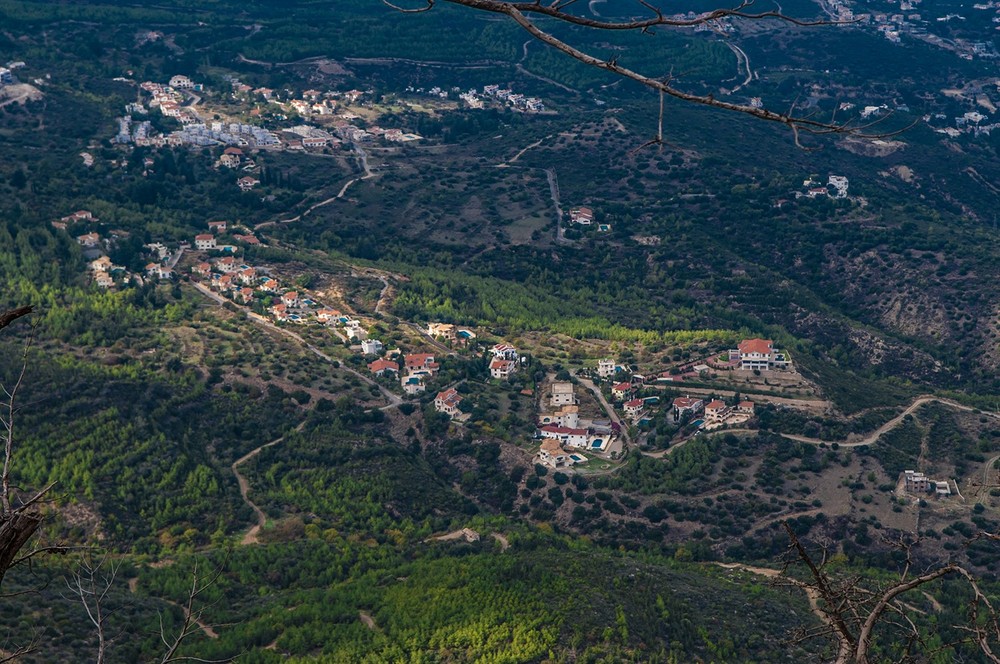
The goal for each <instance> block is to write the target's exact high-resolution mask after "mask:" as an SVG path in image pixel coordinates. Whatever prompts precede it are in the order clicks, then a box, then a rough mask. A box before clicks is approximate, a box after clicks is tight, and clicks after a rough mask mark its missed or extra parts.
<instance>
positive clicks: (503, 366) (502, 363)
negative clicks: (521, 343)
mask: <svg viewBox="0 0 1000 664" xmlns="http://www.w3.org/2000/svg"><path fill="white" fill-rule="evenodd" d="M490 354H491V355H492V356H493V359H491V360H490V377H491V378H496V379H497V380H509V379H510V377H511V376H513V375H514V374H516V373H517V372H518V371H519V370H520V368H521V361H522V359H523V358H521V357H520V356H519V355H518V353H517V349H516V348H514V347H513V346H511V345H510V344H505V343H499V344H496V345H495V346H493V348H491V349H490Z"/></svg>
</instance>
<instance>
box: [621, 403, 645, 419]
mask: <svg viewBox="0 0 1000 664" xmlns="http://www.w3.org/2000/svg"><path fill="white" fill-rule="evenodd" d="M645 406H646V402H645V401H643V400H642V399H632V400H631V401H626V402H625V405H624V408H625V414H626V415H627V416H628V417H630V418H632V419H636V418H638V417H639V415H641V414H642V411H643V409H644V408H645Z"/></svg>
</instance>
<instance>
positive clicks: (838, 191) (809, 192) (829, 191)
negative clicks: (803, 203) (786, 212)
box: [795, 175, 850, 198]
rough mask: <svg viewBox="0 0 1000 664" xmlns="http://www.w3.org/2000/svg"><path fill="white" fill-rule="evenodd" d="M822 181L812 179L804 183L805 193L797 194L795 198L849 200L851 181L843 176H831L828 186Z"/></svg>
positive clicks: (798, 192) (828, 179)
mask: <svg viewBox="0 0 1000 664" xmlns="http://www.w3.org/2000/svg"><path fill="white" fill-rule="evenodd" d="M821 182H822V181H821V180H816V179H814V178H812V177H809V178H806V179H805V180H803V181H802V187H803V188H804V189H805V191H804V192H802V191H797V192H795V198H825V197H830V198H847V188H848V186H849V185H850V181H848V179H847V178H846V177H845V176H843V175H831V176H829V177H827V180H826V184H821Z"/></svg>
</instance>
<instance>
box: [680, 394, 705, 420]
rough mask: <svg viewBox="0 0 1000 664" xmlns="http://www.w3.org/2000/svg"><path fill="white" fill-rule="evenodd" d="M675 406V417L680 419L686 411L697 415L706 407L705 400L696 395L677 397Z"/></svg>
mask: <svg viewBox="0 0 1000 664" xmlns="http://www.w3.org/2000/svg"><path fill="white" fill-rule="evenodd" d="M673 406H674V419H675V420H679V419H680V418H681V417H683V416H684V414H685V413H691V414H692V415H697V414H698V413H699V412H700V411H701V410H702V409H703V408H704V407H705V402H704V401H702V400H701V399H696V398H695V397H677V398H676V399H674V403H673Z"/></svg>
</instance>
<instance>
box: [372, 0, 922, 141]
mask: <svg viewBox="0 0 1000 664" xmlns="http://www.w3.org/2000/svg"><path fill="white" fill-rule="evenodd" d="M381 1H382V3H383V4H385V5H386V6H388V7H390V8H392V9H393V10H395V11H398V12H401V13H407V14H411V13H422V12H427V11H430V10H432V9H434V8H435V6H436V3H437V1H438V0H411V2H413V6H403V4H399V3H398V2H392V1H390V0H381ZM440 1H441V2H447V3H449V4H453V5H460V6H462V7H468V8H470V9H476V10H479V11H485V12H490V13H494V14H502V15H504V16H507V17H509V18H510V19H512V20H513V21H514V22H515V23H517V24H518V25H519V26H521V28H523V29H524V30H525V31H526V32H527V33H528V34H530V35H531V36H532V37H534V38H535V39H537V40H538V41H540V42H542V43H543V44H546V45H547V46H549V47H551V48H553V49H555V50H557V51H559V52H561V53H564V54H565V55H568V56H569V57H571V58H573V59H575V60H577V61H579V62H582V63H583V64H585V65H588V66H590V67H594V68H596V69H601V70H604V71H607V72H610V73H612V74H615V75H617V76H620V77H622V78H625V79H629V80H632V81H635V82H636V83H639V84H640V85H643V86H646V87H648V88H651V89H653V90H656V91H658V92H659V93H660V94H663V95H667V96H670V97H674V98H675V99H680V100H681V101H685V102H689V103H693V104H699V105H702V106H708V107H712V108H718V109H722V110H726V111H732V112H735V113H742V114H744V115H749V116H751V117H755V118H758V119H760V120H765V121H768V122H776V123H778V124H782V125H784V126H786V127H788V129H790V130H791V132H792V135H793V137H794V140H795V143H796V145H798V146H799V147H802V148H806V146H804V145H803V144H802V142H801V138H802V135H803V134H810V135H816V136H819V135H832V134H841V135H851V136H856V137H860V138H867V139H875V138H887V137H890V136H894V135H896V134H898V133H900V132H902V131H905V130H906V129H908V128H909V127H905V128H903V129H899V130H894V131H888V132H879V131H875V128H876V127H877V126H878V125H879V124H881V123H883V122H884V121H885V117H883V118H880V119H878V120H876V121H874V122H871V123H868V124H853V123H851V122H844V123H838V122H835V121H834V120H833V119H832V118H831V120H829V121H825V120H821V119H818V118H817V117H816V116H815V115H814V114H813V115H797V114H795V113H794V108H793V109H791V110H790V111H788V112H785V113H779V112H775V111H771V110H768V109H766V108H758V107H757V106H749V105H746V104H736V103H732V102H727V101H723V100H721V99H716V98H715V96H713V95H712V94H695V93H692V92H688V91H685V90H683V89H681V88H680V87H677V86H676V85H675V84H674V83H673V82H672V81H671V80H670V79H669V78H668V79H663V78H662V77H656V76H651V75H647V74H643V73H640V72H639V71H636V70H635V69H632V68H629V67H625V66H623V65H621V64H619V63H618V58H617V56H613V57H611V58H603V57H597V56H595V55H593V54H592V53H590V52H587V51H585V50H582V49H581V48H577V47H575V46H573V45H571V44H569V43H568V42H567V41H564V40H563V39H560V38H559V37H556V36H555V35H554V34H553V32H552V31H551V30H548V29H545V28H542V27H541V26H540V24H539V22H538V20H539V19H542V20H545V19H548V20H553V21H559V22H562V23H565V24H569V25H573V26H577V27H580V28H586V29H591V30H609V31H615V32H638V33H641V34H649V33H651V32H652V31H653V30H654V29H655V28H691V27H697V26H707V27H711V26H713V25H715V24H716V23H717V22H718V21H720V20H722V19H736V20H744V21H762V20H773V21H778V22H781V23H785V24H789V25H796V26H821V25H839V24H843V23H844V22H842V21H830V20H815V21H807V20H802V19H798V18H795V17H793V16H790V15H787V14H784V13H783V12H782V11H780V9H776V10H770V11H762V12H753V11H750V8H751V7H752V5H753V2H754V0H741V2H740V3H739V4H737V5H736V6H734V7H730V8H719V9H714V10H711V11H707V12H703V13H701V14H699V15H697V16H693V17H680V16H676V15H667V14H665V13H664V12H663V10H661V9H660V8H658V7H656V6H654V5H653V4H651V3H650V2H647V1H646V0H636V7H637V8H638V9H641V11H642V13H643V14H644V15H645V16H644V17H642V18H634V19H628V20H604V19H601V18H591V17H589V16H585V15H582V14H577V13H572V12H570V11H567V10H568V8H569V7H570V6H571V5H573V4H574V3H575V0H552V1H551V2H543V1H542V0H533V1H527V2H513V1H509V0H440ZM662 142H663V137H662V133H660V132H658V133H657V137H656V138H655V139H653V140H652V141H650V142H649V143H647V145H650V144H662ZM806 149H808V148H806Z"/></svg>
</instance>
